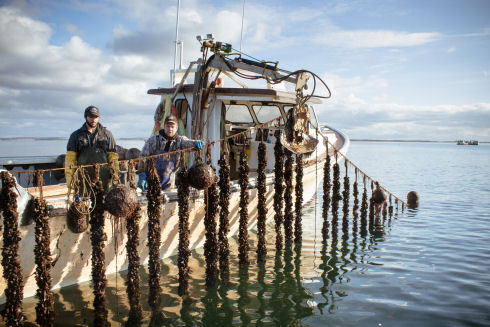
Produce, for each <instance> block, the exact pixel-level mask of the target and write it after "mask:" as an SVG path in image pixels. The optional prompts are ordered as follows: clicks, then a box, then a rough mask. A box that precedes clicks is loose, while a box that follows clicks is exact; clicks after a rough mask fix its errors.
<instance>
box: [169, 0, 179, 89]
mask: <svg viewBox="0 0 490 327" xmlns="http://www.w3.org/2000/svg"><path fill="white" fill-rule="evenodd" d="M179 10H180V0H178V1H177V23H176V24H175V50H174V73H173V74H172V85H171V86H172V87H173V86H174V85H175V64H176V61H177V42H178V40H179Z"/></svg>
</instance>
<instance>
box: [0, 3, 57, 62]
mask: <svg viewBox="0 0 490 327" xmlns="http://www.w3.org/2000/svg"><path fill="white" fill-rule="evenodd" d="M0 31H2V32H1V33H0V53H2V56H3V55H5V54H10V55H20V56H26V57H31V58H32V57H36V56H37V55H38V54H39V53H40V52H41V51H42V49H43V48H44V47H45V46H46V45H47V44H48V40H49V38H50V37H51V33H52V31H51V28H50V27H49V26H48V25H47V24H45V23H42V22H39V21H35V20H33V19H31V18H29V17H27V16H25V15H24V14H23V13H22V12H21V11H20V10H19V9H16V8H13V7H0Z"/></svg>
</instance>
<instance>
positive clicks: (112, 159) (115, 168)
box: [107, 152, 119, 183]
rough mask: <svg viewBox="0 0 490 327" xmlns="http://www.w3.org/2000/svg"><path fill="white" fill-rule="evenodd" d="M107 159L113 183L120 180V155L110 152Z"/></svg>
mask: <svg viewBox="0 0 490 327" xmlns="http://www.w3.org/2000/svg"><path fill="white" fill-rule="evenodd" d="M107 161H108V162H109V169H110V171H111V179H112V181H113V183H117V181H118V180H119V155H118V154H117V153H116V152H109V153H107Z"/></svg>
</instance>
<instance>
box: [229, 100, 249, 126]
mask: <svg viewBox="0 0 490 327" xmlns="http://www.w3.org/2000/svg"><path fill="white" fill-rule="evenodd" d="M226 121H229V122H232V123H253V122H254V121H253V119H252V116H251V115H250V111H249V110H248V107H247V106H246V105H244V104H227V105H226Z"/></svg>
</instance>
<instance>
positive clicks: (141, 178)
mask: <svg viewBox="0 0 490 327" xmlns="http://www.w3.org/2000/svg"><path fill="white" fill-rule="evenodd" d="M138 187H139V188H140V189H141V190H142V191H146V190H147V189H148V182H147V181H146V173H141V174H139V175H138Z"/></svg>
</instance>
